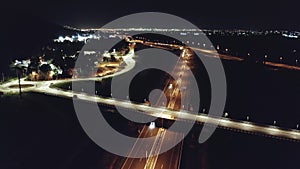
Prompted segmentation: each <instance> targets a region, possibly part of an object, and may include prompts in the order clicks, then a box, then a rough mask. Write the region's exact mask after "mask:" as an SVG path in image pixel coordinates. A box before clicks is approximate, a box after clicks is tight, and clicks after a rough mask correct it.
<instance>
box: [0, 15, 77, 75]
mask: <svg viewBox="0 0 300 169" xmlns="http://www.w3.org/2000/svg"><path fill="white" fill-rule="evenodd" d="M1 22H2V23H1V27H0V37H1V38H0V72H4V73H6V74H8V73H11V71H10V70H9V64H10V63H11V61H13V60H15V59H22V58H23V59H24V58H29V57H31V56H36V55H39V53H40V51H41V48H42V47H43V46H45V45H46V44H47V43H49V42H50V41H52V40H53V39H54V38H56V37H58V36H59V35H67V34H72V33H75V32H74V31H73V30H69V29H65V28H64V27H63V26H61V25H57V24H54V23H50V22H48V21H46V20H43V19H41V18H39V17H36V16H32V15H29V14H14V15H9V16H5V15H2V16H1Z"/></svg>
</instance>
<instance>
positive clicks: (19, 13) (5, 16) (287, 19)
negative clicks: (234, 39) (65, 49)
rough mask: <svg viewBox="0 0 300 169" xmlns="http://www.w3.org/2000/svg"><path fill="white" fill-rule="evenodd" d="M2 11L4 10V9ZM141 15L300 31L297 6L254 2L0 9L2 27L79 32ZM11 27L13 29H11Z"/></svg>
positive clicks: (35, 4) (205, 25)
mask: <svg viewBox="0 0 300 169" xmlns="http://www.w3.org/2000/svg"><path fill="white" fill-rule="evenodd" d="M2 8H3V7H2ZM138 12H164V13H169V14H173V15H177V16H179V17H182V18H184V19H186V20H188V21H190V22H192V23H193V24H195V25H196V26H198V27H199V28H201V29H253V30H265V29H284V30H295V31H297V30H300V19H298V14H297V5H295V4H294V3H293V2H288V1H285V3H275V2H272V3H270V2H259V1H257V0H255V1H249V0H248V1H243V2H239V1H226V2H225V1H220V2H217V1H213V2H210V1H205V2H201V1H198V2H197V1H194V0H187V1H184V2H176V1H172V2H170V1H163V2H162V1H157V0H154V1H142V2H141V1H136V2H135V1H118V2H117V1H113V2H105V3H104V2H101V1H95V2H92V1H81V2H72V1H71V2H68V1H67V2H65V1H64V2H59V1H43V2H39V1H31V2H28V1H26V2H8V4H7V5H6V6H5V8H3V9H1V20H2V23H4V24H5V23H8V24H9V23H11V22H15V21H16V20H18V18H20V17H21V18H22V19H24V18H25V20H26V17H37V18H40V19H42V20H45V21H48V22H52V23H55V24H59V25H69V26H72V27H76V28H93V27H101V26H103V25H104V24H106V23H108V22H110V21H112V20H114V19H117V18H119V17H122V16H125V15H128V14H133V13H138ZM8 27H10V25H8Z"/></svg>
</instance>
